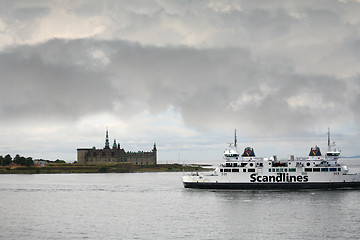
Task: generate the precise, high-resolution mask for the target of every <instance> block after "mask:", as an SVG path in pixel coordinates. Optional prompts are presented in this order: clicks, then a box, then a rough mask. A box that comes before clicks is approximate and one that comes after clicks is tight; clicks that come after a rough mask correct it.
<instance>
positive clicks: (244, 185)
mask: <svg viewBox="0 0 360 240" xmlns="http://www.w3.org/2000/svg"><path fill="white" fill-rule="evenodd" d="M184 187H185V188H204V189H342V188H343V189H346V188H350V189H356V188H360V182H331V183H322V182H317V183H309V182H307V183H209V182H206V183H203V182H184Z"/></svg>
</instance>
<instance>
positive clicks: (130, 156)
mask: <svg viewBox="0 0 360 240" xmlns="http://www.w3.org/2000/svg"><path fill="white" fill-rule="evenodd" d="M77 155H78V159H77V161H78V163H80V164H97V163H116V162H130V163H133V164H135V165H149V164H157V156H156V155H157V150H156V149H153V150H152V151H150V152H143V151H139V152H125V150H124V149H117V148H115V149H91V148H89V149H77Z"/></svg>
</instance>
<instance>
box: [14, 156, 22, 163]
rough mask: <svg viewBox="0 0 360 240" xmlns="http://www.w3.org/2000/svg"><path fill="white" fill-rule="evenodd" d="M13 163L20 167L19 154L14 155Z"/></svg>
mask: <svg viewBox="0 0 360 240" xmlns="http://www.w3.org/2000/svg"><path fill="white" fill-rule="evenodd" d="M13 162H14V163H15V164H18V165H22V164H21V157H20V155H19V154H16V155H15V157H14V160H13Z"/></svg>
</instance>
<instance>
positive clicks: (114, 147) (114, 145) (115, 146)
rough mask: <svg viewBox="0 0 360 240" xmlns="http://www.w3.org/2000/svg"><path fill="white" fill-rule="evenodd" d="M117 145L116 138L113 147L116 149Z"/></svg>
mask: <svg viewBox="0 0 360 240" xmlns="http://www.w3.org/2000/svg"><path fill="white" fill-rule="evenodd" d="M116 147H117V145H116V139H114V144H113V149H116Z"/></svg>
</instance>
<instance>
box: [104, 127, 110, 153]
mask: <svg viewBox="0 0 360 240" xmlns="http://www.w3.org/2000/svg"><path fill="white" fill-rule="evenodd" d="M109 148H110V144H109V131H108V129H107V128H106V138H105V149H109Z"/></svg>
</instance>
